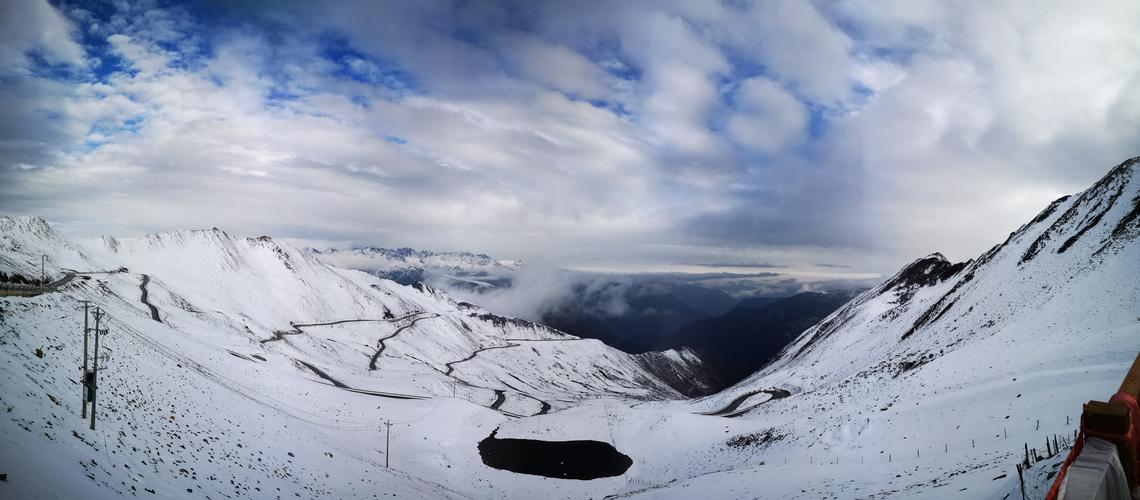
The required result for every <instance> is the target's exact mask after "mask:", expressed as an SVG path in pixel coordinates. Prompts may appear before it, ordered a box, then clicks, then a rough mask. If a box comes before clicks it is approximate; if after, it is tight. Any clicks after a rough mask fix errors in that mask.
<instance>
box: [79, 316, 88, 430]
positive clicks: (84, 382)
mask: <svg viewBox="0 0 1140 500" xmlns="http://www.w3.org/2000/svg"><path fill="white" fill-rule="evenodd" d="M88 305H89V302H88V301H86V300H85V301H83V373H82V374H81V377H80V378H79V380H80V386H81V388H80V391H81V392H80V399H81V400H82V401H83V413H81V414H80V417H82V418H87V334H88V333H89V332H90V331H91V328H90V326H89V324H88V322H87V317H88V316H89V313H88Z"/></svg>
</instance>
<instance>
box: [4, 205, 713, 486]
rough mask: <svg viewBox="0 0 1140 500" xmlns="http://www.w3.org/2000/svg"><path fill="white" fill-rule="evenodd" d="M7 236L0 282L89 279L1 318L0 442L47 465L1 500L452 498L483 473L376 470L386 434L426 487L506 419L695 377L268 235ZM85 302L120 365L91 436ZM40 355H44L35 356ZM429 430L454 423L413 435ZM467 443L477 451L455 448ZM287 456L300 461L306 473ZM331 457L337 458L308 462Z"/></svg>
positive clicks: (16, 470)
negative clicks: (84, 395) (96, 498)
mask: <svg viewBox="0 0 1140 500" xmlns="http://www.w3.org/2000/svg"><path fill="white" fill-rule="evenodd" d="M0 227H3V228H4V233H3V235H4V239H3V242H4V245H5V246H4V257H5V258H4V260H3V261H0V266H3V267H2V268H0V270H4V271H6V272H15V271H19V272H22V273H30V272H31V271H32V270H34V271H36V272H37V274H38V264H39V259H38V256H39V255H40V254H43V253H46V254H47V255H48V256H49V259H50V260H49V267H48V273H49V274H51V275H53V276H56V277H58V276H61V275H64V274H66V273H68V272H70V271H67V269H70V270H72V271H75V272H77V278H76V279H74V280H73V281H72V282H71V283H69V284H67V285H66V286H64V287H63V288H62V289H61V290H60V291H59V292H57V293H50V294H46V295H41V296H38V297H31V298H9V299H2V300H3V302H0V307H2V308H3V309H2V313H0V325H2V328H3V330H2V335H3V337H2V338H3V341H2V344H3V345H2V346H0V347H2V349H0V357H2V358H3V359H2V360H0V365H2V366H4V367H5V369H4V370H2V371H0V380H2V384H0V394H2V395H3V396H2V398H3V399H0V404H3V405H4V408H5V410H7V411H8V412H9V413H8V415H9V418H5V419H0V436H2V437H0V440H2V441H3V442H4V443H5V444H6V445H7V446H5V447H4V449H7V450H33V449H40V448H43V449H45V450H51V451H50V452H46V451H45V453H44V454H43V455H42V456H41V455H37V457H38V460H27V459H26V458H25V457H17V455H14V454H4V456H3V457H0V471H8V472H6V473H9V474H10V475H11V477H12V478H13V480H12V481H11V482H12V483H13V484H14V485H2V484H0V487H2V488H11V489H10V490H8V491H12V492H14V493H27V494H31V493H32V492H35V495H34V496H48V497H52V496H56V497H72V494H73V493H74V492H75V491H78V490H77V489H73V488H74V487H77V486H80V485H83V484H86V483H87V481H94V482H95V483H96V484H99V485H101V486H102V487H103V488H105V490H103V491H104V492H110V491H114V492H119V493H123V492H127V490H130V487H131V486H135V487H136V490H142V488H143V487H144V485H145V487H147V488H151V489H156V488H157V489H159V490H162V495H164V496H177V495H180V494H181V492H183V491H186V490H184V489H183V486H186V488H189V491H186V493H187V496H192V495H191V493H195V494H197V493H196V492H199V491H206V492H213V493H207V494H209V495H211V496H216V494H223V493H226V492H228V491H229V489H230V488H231V487H232V485H230V484H229V479H231V478H233V479H234V480H235V481H236V482H238V483H241V484H243V485H246V486H249V487H250V488H253V487H254V486H253V485H255V484H257V481H258V480H261V481H262V482H263V483H266V482H267V479H272V483H271V484H273V485H274V488H278V487H280V488H282V491H288V492H294V491H307V492H309V493H310V494H317V493H322V494H331V495H334V496H341V497H359V496H370V495H369V494H367V493H366V491H369V488H373V489H374V488H378V487H379V486H377V485H381V484H387V483H388V482H393V481H394V482H395V484H396V485H397V488H396V489H395V490H393V491H394V492H397V493H399V492H403V494H400V495H399V496H432V497H434V496H436V495H442V496H447V495H450V494H456V493H454V492H452V491H451V489H453V488H455V487H462V488H468V487H469V486H467V484H468V483H469V482H470V477H467V476H455V477H450V478H447V479H446V480H444V481H443V482H445V483H452V484H445V485H442V486H441V485H438V484H435V483H439V482H440V481H439V480H438V478H436V479H432V480H431V481H423V480H418V479H416V478H415V477H412V476H407V475H406V474H404V475H400V474H396V473H392V474H380V475H379V476H376V475H375V474H372V472H370V471H374V470H375V466H376V463H377V461H378V460H380V459H381V458H382V452H381V451H380V450H382V447H381V442H380V441H378V440H379V434H378V433H377V432H376V429H377V425H378V422H379V421H380V419H384V418H388V419H392V420H395V421H402V422H403V423H404V424H406V425H405V427H404V429H403V431H402V432H403V434H404V435H405V439H412V438H411V436H415V440H416V444H415V446H412V447H410V448H407V446H408V445H405V446H406V447H405V449H404V452H405V453H408V454H409V455H410V456H409V459H407V461H406V462H404V463H405V464H406V466H405V468H402V469H401V470H404V471H405V472H406V471H408V470H413V471H415V469H416V468H419V470H418V474H416V475H417V476H423V477H426V478H433V477H434V476H436V475H437V469H439V468H447V467H452V465H451V464H452V463H456V464H466V463H469V462H471V461H472V460H474V461H478V460H479V459H478V455H477V453H476V452H475V449H474V443H477V442H478V440H479V439H481V438H482V437H485V436H486V435H487V434H489V433H490V432H491V430H493V426H492V424H495V423H497V422H501V421H503V420H505V419H508V418H512V416H526V415H533V414H539V413H547V412H557V411H559V410H561V409H564V408H567V407H569V406H572V405H574V404H576V402H578V401H580V400H582V399H594V398H598V397H601V396H607V397H615V396H617V397H622V398H632V399H635V400H644V399H646V398H654V399H656V398H676V397H678V394H677V392H676V391H674V390H673V389H672V388H671V387H670V386H669V385H668V383H666V382H665V381H663V380H661V379H660V378H658V377H657V376H655V375H653V374H652V373H651V372H650V371H649V368H657V369H660V368H662V367H661V366H660V365H661V364H662V363H663V361H667V363H665V365H666V366H665V367H664V368H665V369H664V370H663V373H667V374H675V373H678V372H681V373H683V372H684V371H685V370H686V369H691V367H686V364H687V363H691V362H693V360H692V359H691V358H686V357H685V356H684V355H681V354H675V355H672V357H669V358H668V359H665V360H662V359H653V360H647V359H644V358H641V357H637V356H631V355H628V354H625V353H622V352H620V351H617V350H614V349H612V348H609V347H607V346H605V345H604V344H602V343H601V342H599V341H596V340H589V339H578V338H576V337H571V336H568V335H565V334H563V333H561V332H558V331H556V330H552V329H549V328H546V327H543V326H541V325H535V324H533V323H529V322H526V321H522V320H516V319H512V318H504V317H501V316H496V315H494V314H491V313H489V312H487V311H486V310H483V309H481V308H479V307H478V306H474V305H471V304H466V303H457V302H455V301H453V300H451V299H450V298H448V297H447V296H446V295H444V294H442V293H440V292H438V291H436V290H434V289H431V288H430V287H428V286H422V285H421V286H417V287H405V286H401V285H398V284H395V283H393V282H390V281H386V280H381V279H379V278H376V277H375V276H372V275H369V274H367V273H363V272H359V271H347V270H342V269H336V268H332V267H330V266H328V265H325V264H323V263H321V262H319V261H317V260H315V259H314V258H312V256H310V255H308V254H306V253H304V252H302V251H299V250H297V249H295V248H292V247H290V246H288V245H284V244H280V243H278V242H276V241H274V240H272V239H271V238H268V237H260V238H235V237H232V236H230V235H228V234H226V233H225V232H223V231H220V230H217V229H213V230H195V231H176V232H171V233H160V234H152V235H148V236H146V237H144V238H139V239H115V238H102V239H99V240H94V241H86V242H76V241H73V240H71V239H69V238H67V237H65V236H63V235H61V234H59V233H57V232H56V231H55V230H53V229H52V228H51V227H50V226H49V225H47V224H46V223H44V221H42V220H40V219H35V218H10V217H3V218H0ZM33 264H35V265H36V266H33ZM123 268H125V269H123ZM144 293H145V297H146V298H145V299H144ZM80 300H90V301H91V302H92V303H94V304H97V305H100V306H101V307H103V308H104V309H105V310H106V311H107V312H108V313H109V314H110V316H111V317H112V320H111V323H110V329H111V331H112V333H111V335H110V336H109V337H108V338H107V339H105V340H104V344H103V346H104V348H105V349H106V350H107V351H109V352H111V353H112V354H111V359H110V360H109V361H108V363H107V370H108V371H107V372H106V373H105V377H106V378H105V381H104V385H103V387H104V391H106V395H104V396H101V397H102V398H103V399H101V400H100V406H101V408H102V410H101V411H102V412H103V415H104V416H103V417H101V418H103V419H105V420H106V421H105V423H102V424H101V427H100V428H99V429H98V430H97V431H94V432H91V431H87V430H85V428H84V425H83V424H84V422H81V421H80V419H79V418H78V416H77V415H75V413H77V396H76V394H77V393H78V391H79V388H78V386H76V385H75V384H74V383H73V382H72V381H71V380H69V378H71V379H74V377H75V376H76V371H77V367H78V366H79V365H80V364H81V363H80V352H81V345H82V344H81V336H80V335H79V332H80V331H81V330H80V329H78V327H77V325H78V324H79V323H80V322H81V321H82V319H81V318H82V316H81V313H80V312H77V311H79V310H80V302H79V301H80ZM152 306H153V307H152ZM341 320H352V321H348V322H340V321H341ZM381 341H382V342H381ZM41 345H43V346H45V348H46V350H47V351H48V352H49V354H48V355H47V356H45V357H44V358H43V359H40V358H36V357H33V356H32V355H31V353H32V351H34V349H35V348H36V347H40V346H41ZM381 347H383V349H381ZM674 365H675V366H674ZM49 395H50V396H51V397H50V398H49V397H48V396H49ZM387 396H396V397H387ZM404 398H413V399H404ZM56 402H60V404H59V405H57V404H56ZM377 405H380V406H377ZM140 413H141V415H140ZM168 417H173V418H169V419H168ZM433 418H441V419H444V421H446V422H447V424H446V425H444V424H440V423H439V422H436V424H435V427H436V428H435V429H433V428H432V427H431V426H428V425H420V424H421V423H427V422H431V421H432V419H433ZM489 426H490V427H489ZM440 427H444V428H447V429H448V430H449V431H450V432H439V431H440ZM484 427H486V428H484ZM72 431H75V433H76V434H75V435H71V432H72ZM397 432H399V431H397ZM456 433H458V436H456V435H455V434H456ZM246 435H248V436H246ZM116 436H117V437H116ZM211 438H216V439H220V440H219V441H214V440H212V439H211ZM203 439H205V441H203ZM243 439H245V441H242V440H243ZM103 440H106V441H107V442H106V443H99V441H103ZM455 441H461V442H464V443H467V444H469V445H470V446H467V447H456V448H453V447H452V446H451V445H450V444H449V443H453V442H455ZM243 442H244V446H243V447H242V448H241V449H239V448H238V444H239V443H243ZM298 443H308V444H298ZM45 447H46V448H45ZM183 447H185V448H183ZM250 447H252V449H254V450H256V455H249V454H248V452H247V451H245V450H244V448H250ZM57 448H58V449H57ZM318 449H319V450H318ZM127 450H130V451H127ZM172 450H179V451H172ZM181 450H189V451H181ZM285 450H289V451H291V452H293V453H294V454H295V455H298V456H302V455H304V456H306V457H307V458H306V459H305V461H304V462H303V465H302V461H301V460H294V457H292V456H289V455H287V451H285ZM271 452H272V453H273V456H272V459H270V458H269V457H265V456H263V454H267V453H271ZM278 452H279V453H278ZM326 452H327V453H330V454H332V455H333V456H335V457H337V458H336V459H335V460H334V459H332V458H331V457H328V459H327V461H323V462H320V463H319V464H318V463H314V461H319V460H318V459H317V458H315V457H319V456H323V454H324V453H326ZM116 455H117V456H118V457H121V459H120V458H117V457H116ZM164 457H165V458H164ZM413 457H414V458H413ZM17 458H19V460H17ZM222 459H224V462H225V465H224V466H222V465H214V464H215V463H221V461H222ZM258 459H261V460H258ZM90 460H95V461H96V462H97V464H93V463H91V462H90ZM321 460H325V459H323V458H322V459H321ZM59 461H62V462H65V463H68V464H74V466H68V467H62V468H60V467H56V466H55V465H53V464H55V463H56V462H59ZM81 462H82V464H81ZM188 464H192V465H193V466H192V467H190V466H188ZM206 464H210V465H206ZM128 467H129V469H128ZM195 467H197V468H195ZM38 469H53V470H54V469H58V470H57V471H56V472H54V473H55V474H59V475H60V476H61V478H62V479H61V481H60V482H59V483H58V486H59V487H58V488H55V487H48V486H53V485H54V483H50V484H49V483H44V482H42V481H36V482H29V479H30V478H32V477H36V475H35V474H34V471H35V470H38ZM95 469H98V472H92V471H94V470H95ZM140 469H146V472H142V473H138V474H136V473H135V472H132V470H134V471H138V470H140ZM183 469H185V470H186V471H188V472H182V470H183ZM330 471H333V472H336V473H337V474H340V475H345V474H347V475H348V476H350V477H352V478H353V480H352V481H338V482H337V483H336V484H334V485H330V484H327V481H323V480H322V478H321V476H322V475H323V474H325V473H329V472H330ZM87 474H93V475H94V476H95V479H87V478H86V477H84V476H85V475H87ZM136 476H137V477H136ZM183 476H186V477H183ZM192 476H193V477H192ZM389 476H391V477H389ZM215 479H217V480H216V481H215ZM191 483H192V484H191ZM368 485H371V486H368ZM175 486H177V488H175ZM365 486H367V488H365ZM243 487H244V486H243ZM45 488H46V489H45ZM361 488H365V489H361ZM131 491H132V492H133V491H135V490H131ZM245 494H248V495H252V496H255V497H258V496H263V495H264V492H257V490H248V491H245ZM0 496H6V493H5V492H4V491H0Z"/></svg>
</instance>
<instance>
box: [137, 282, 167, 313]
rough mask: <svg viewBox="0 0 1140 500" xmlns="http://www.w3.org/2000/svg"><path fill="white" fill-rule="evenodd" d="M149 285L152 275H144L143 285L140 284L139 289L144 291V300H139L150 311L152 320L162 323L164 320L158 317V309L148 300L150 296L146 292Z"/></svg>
mask: <svg viewBox="0 0 1140 500" xmlns="http://www.w3.org/2000/svg"><path fill="white" fill-rule="evenodd" d="M148 283H150V275H147V274H144V275H142V283H139V289H140V290H142V298H141V299H139V300H140V301H141V302H142V303H143V304H145V305H146V306H147V307H148V308H149V309H150V319H153V320H155V321H157V322H159V323H162V318H159V317H158V308H157V307H155V306H154V304H151V303H150V300H148V297H149V294H148V293H147V290H146V285H147V284H148Z"/></svg>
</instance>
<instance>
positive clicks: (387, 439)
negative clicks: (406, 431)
mask: <svg viewBox="0 0 1140 500" xmlns="http://www.w3.org/2000/svg"><path fill="white" fill-rule="evenodd" d="M384 426H385V427H387V429H385V433H384V467H388V457H389V456H390V455H391V453H390V451H391V449H392V448H391V446H390V445H391V443H392V421H391V420H385V421H384Z"/></svg>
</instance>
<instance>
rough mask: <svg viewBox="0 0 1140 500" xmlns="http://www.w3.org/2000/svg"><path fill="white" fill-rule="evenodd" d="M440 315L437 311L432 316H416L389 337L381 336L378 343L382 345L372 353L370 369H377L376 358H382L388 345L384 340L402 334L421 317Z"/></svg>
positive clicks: (369, 363)
mask: <svg viewBox="0 0 1140 500" xmlns="http://www.w3.org/2000/svg"><path fill="white" fill-rule="evenodd" d="M406 317H407V316H405V318H406ZM438 317H439V314H436V313H431V316H420V317H418V318H415V319H413V320H412V321H411V322H409V323H408V324H406V325H404V326H401V327H399V328H397V329H396V331H394V332H392V334H391V335H389V336H387V337H384V338H381V339H380V340H378V341H377V343H378V344H380V347H379V348H378V349H376V353H375V354H373V355H372V359H371V360H370V361H368V369H369V370H376V360H378V359H380V354H381V353H383V352H384V348H385V347H387V346H385V345H384V342H385V341H387V340H388V339H391V338H394V337H395V336H397V335H399V334H400V332H403V331H404V330H407V329H408V328H411V327H412V325H414V324H416V322H417V321H419V320H421V319H428V318H438ZM401 319H403V318H401Z"/></svg>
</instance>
